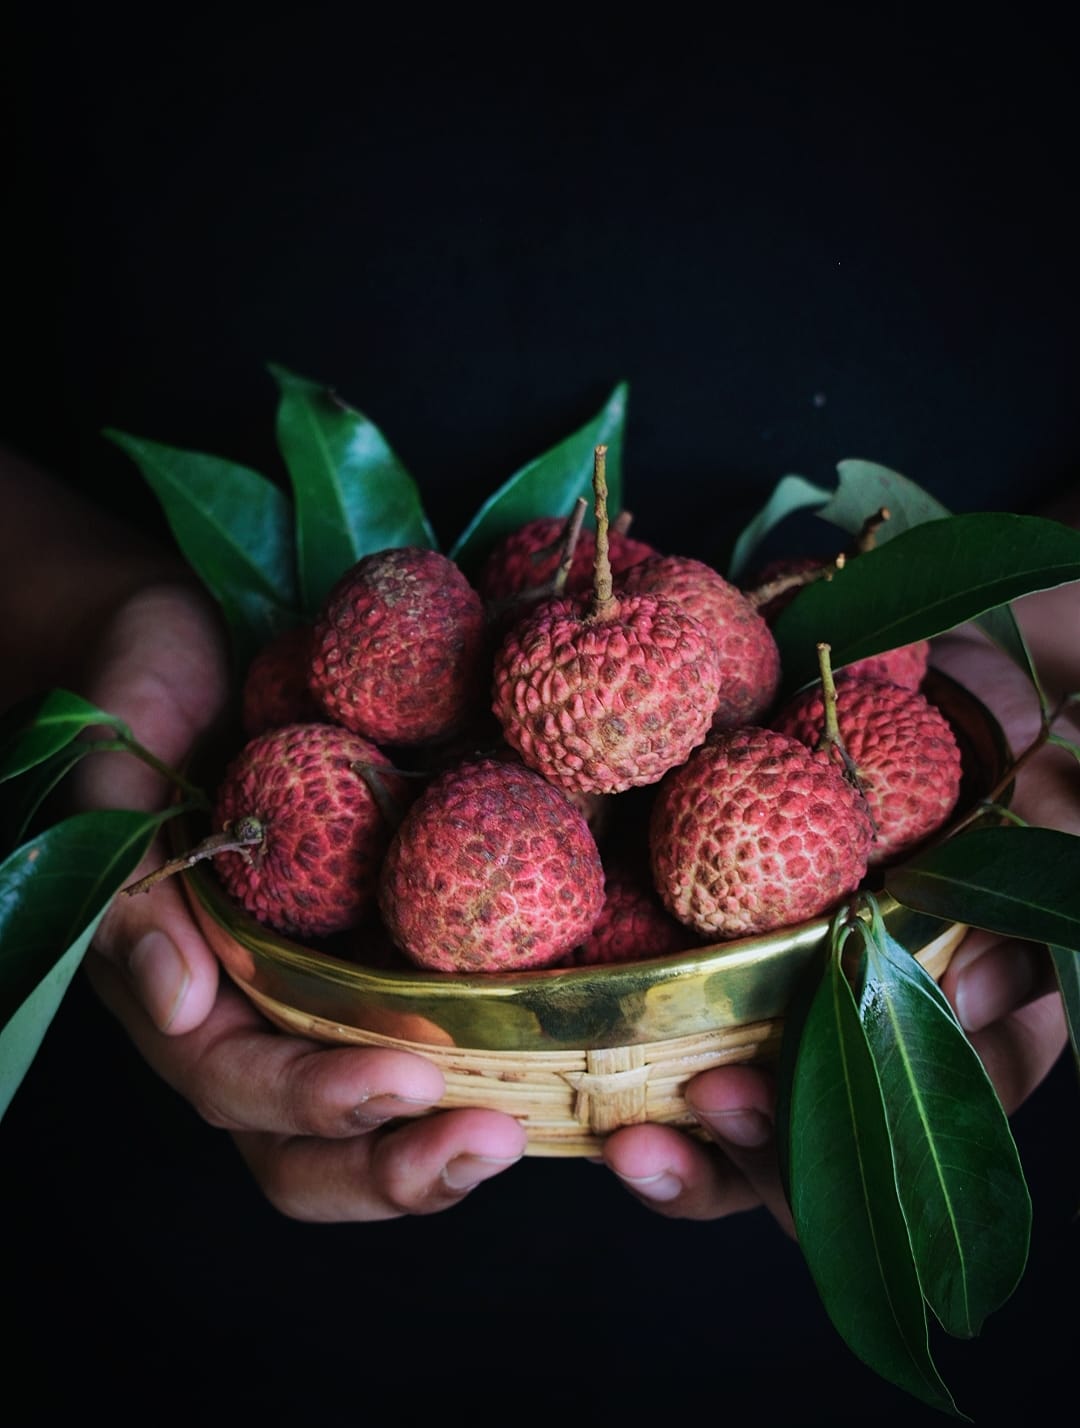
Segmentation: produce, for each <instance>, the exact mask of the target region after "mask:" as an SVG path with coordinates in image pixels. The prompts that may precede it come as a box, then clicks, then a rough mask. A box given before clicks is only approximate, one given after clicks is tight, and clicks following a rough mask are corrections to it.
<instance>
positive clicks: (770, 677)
mask: <svg viewBox="0 0 1080 1428" xmlns="http://www.w3.org/2000/svg"><path fill="white" fill-rule="evenodd" d="M616 589H617V590H618V592H619V593H621V594H627V595H663V596H664V597H665V598H666V599H668V600H674V601H675V602H676V604H678V605H681V606H682V608H683V609H684V610H685V611H686V612H687V613H688V614H690V615H693V616H694V618H695V619H697V620H699V621H700V622H701V624H702V625H703V626H704V628H705V630H706V631H707V633H708V634H709V636H710V637H711V638H712V640H713V643H714V644H715V646H716V654H717V659H718V661H719V665H720V696H719V700H718V703H717V706H716V712H715V713H714V715H713V728H714V729H737V728H739V727H741V726H742V725H745V724H756V723H759V722H760V721H761V720H762V719H763V718H764V717H765V715H766V714H767V713H768V711H769V710H770V709H771V707H772V703H773V700H774V699H775V698H776V691H777V689H778V688H779V685H780V651H779V650H778V649H777V647H776V641H775V640H774V639H773V635H772V631H771V630H770V629H769V627H768V625H767V624H766V623H765V621H764V620H763V619H762V618H761V616H760V615H759V614H758V612H757V611H756V610H755V609H754V607H753V605H752V604H751V603H750V601H749V600H748V599H747V597H746V596H745V595H744V594H743V592H742V591H741V590H740V589H739V588H738V587H737V586H735V585H732V584H731V583H730V581H727V580H725V579H724V577H723V576H722V575H721V574H720V573H719V572H718V571H716V570H714V569H713V568H712V567H711V566H709V565H706V564H705V563H704V562H703V561H700V560H693V559H690V558H689V557H686V556H675V555H663V556H653V557H652V558H651V559H649V560H644V561H640V562H639V563H638V564H636V565H634V566H632V567H631V568H630V569H629V570H627V571H626V572H625V573H624V574H623V575H622V576H620V578H619V579H618V581H617V582H616Z"/></svg>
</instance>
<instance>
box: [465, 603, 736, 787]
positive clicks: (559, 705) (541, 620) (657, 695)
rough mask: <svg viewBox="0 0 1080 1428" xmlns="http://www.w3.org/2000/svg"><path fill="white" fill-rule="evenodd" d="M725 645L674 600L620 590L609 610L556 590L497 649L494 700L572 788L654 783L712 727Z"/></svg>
mask: <svg viewBox="0 0 1080 1428" xmlns="http://www.w3.org/2000/svg"><path fill="white" fill-rule="evenodd" d="M719 694H720V671H719V667H718V663H717V659H716V652H715V648H714V646H713V644H712V641H711V640H710V639H709V637H708V635H707V634H706V632H705V630H704V629H703V628H702V626H701V625H700V624H699V622H698V621H697V620H695V619H694V617H693V616H692V615H688V614H687V613H686V611H685V610H683V609H681V608H680V607H679V606H678V605H676V604H675V602H674V601H672V600H665V599H663V598H661V597H660V596H656V595H630V596H626V597H625V598H620V600H619V605H618V613H617V615H615V616H614V617H613V618H611V619H607V620H603V619H595V618H593V617H591V616H590V614H589V605H588V603H586V602H585V601H568V600H550V601H545V602H544V604H542V605H540V606H539V607H537V609H536V610H535V611H534V612H533V613H532V614H531V615H530V616H529V617H528V618H526V619H525V620H524V621H523V622H522V623H521V624H519V625H515V626H514V627H513V629H511V631H510V632H509V634H508V635H507V637H506V639H505V641H504V642H503V645H502V647H501V649H500V650H499V652H498V654H497V655H496V657H495V670H494V698H493V701H492V708H493V709H494V711H495V715H496V717H497V718H498V720H499V722H500V723H501V724H502V727H503V733H504V735H505V737H506V741H507V743H509V744H510V745H511V746H512V747H513V748H515V749H517V751H518V753H519V754H520V755H521V757H522V759H523V760H524V761H525V763H526V764H528V765H529V767H530V768H534V769H536V770H537V772H538V773H542V774H543V775H544V777H545V778H548V779H550V780H551V781H552V782H553V783H557V784H559V785H560V786H561V787H563V788H568V789H579V790H582V791H584V792H586V793H620V792H622V791H623V790H625V789H628V788H633V787H636V786H640V785H644V784H650V783H656V782H657V781H658V780H659V779H660V778H662V777H663V775H664V774H665V773H666V772H667V770H668V769H669V768H673V767H674V766H675V765H676V764H681V763H682V762H683V760H684V759H685V758H687V756H688V755H689V753H690V751H691V749H693V748H694V747H695V746H696V745H697V744H700V743H701V742H702V741H703V740H704V739H705V737H706V735H707V734H708V732H709V725H710V723H711V721H712V717H713V711H714V710H715V708H716V702H717V699H718V698H719Z"/></svg>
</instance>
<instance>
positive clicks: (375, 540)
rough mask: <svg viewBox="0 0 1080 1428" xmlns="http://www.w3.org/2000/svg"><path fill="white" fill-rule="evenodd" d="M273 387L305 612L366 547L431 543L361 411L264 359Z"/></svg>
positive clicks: (401, 471) (420, 512)
mask: <svg viewBox="0 0 1080 1428" xmlns="http://www.w3.org/2000/svg"><path fill="white" fill-rule="evenodd" d="M270 371H271V372H272V374H273V376H274V378H275V380H276V381H277V384H278V386H279V388H280V390H281V399H280V402H279V404H278V414H277V438H278V446H279V448H280V450H281V454H282V456H283V458H284V460H285V465H286V467H287V468H288V471H289V477H290V479H291V481H292V488H293V496H294V499H295V502H296V554H297V564H298V566H299V575H300V595H301V601H302V605H303V609H304V612H305V614H306V615H308V616H311V615H314V614H315V613H316V611H317V610H318V608H319V606H320V605H321V604H322V602H323V599H324V598H325V596H326V594H327V593H328V591H329V590H330V588H331V586H332V585H333V584H334V583H335V582H336V581H337V580H338V578H339V577H340V576H341V575H342V574H343V573H344V572H345V571H346V570H348V569H349V568H350V567H351V566H353V565H355V564H356V562H357V561H358V560H359V559H360V558H361V557H362V556H365V555H370V554H371V553H372V552H373V551H377V550H388V549H390V548H391V547H396V546H405V545H412V546H422V547H423V548H425V549H432V548H433V547H434V546H435V543H436V542H435V537H434V535H433V534H432V530H431V527H430V525H429V524H428V520H427V517H426V515H425V514H424V509H423V506H422V504H421V501H420V493H419V490H418V489H417V486H416V482H415V481H414V480H413V478H412V477H411V476H410V475H409V473H408V472H407V471H406V470H405V467H404V466H403V465H402V464H401V462H400V461H399V460H398V458H397V456H395V454H394V452H393V451H392V450H391V449H390V446H389V445H388V443H387V441H386V439H385V438H384V437H383V435H382V433H381V432H380V431H379V429H378V427H376V426H375V424H374V422H372V421H369V420H368V418H367V417H366V416H363V415H362V414H361V413H360V412H358V411H355V410H354V409H353V408H352V407H350V406H347V405H346V404H345V403H344V402H343V401H341V400H340V398H338V397H337V396H336V394H335V393H334V392H333V391H331V390H330V389H329V388H327V387H324V386H322V385H320V384H319V383H318V382H311V381H308V379H307V378H305V377H299V376H297V375H296V374H295V373H293V372H289V371H286V369H285V368H284V367H278V366H275V365H273V364H271V366H270Z"/></svg>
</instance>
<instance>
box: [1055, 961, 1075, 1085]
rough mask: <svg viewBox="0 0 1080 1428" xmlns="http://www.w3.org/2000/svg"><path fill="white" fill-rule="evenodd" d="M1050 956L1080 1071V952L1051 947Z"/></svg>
mask: <svg viewBox="0 0 1080 1428" xmlns="http://www.w3.org/2000/svg"><path fill="white" fill-rule="evenodd" d="M1050 956H1051V958H1052V960H1053V963H1054V972H1055V974H1056V976H1057V980H1058V988H1059V989H1060V991H1061V1001H1062V1005H1063V1006H1064V1008H1065V1022H1066V1025H1067V1026H1068V1028H1069V1044H1070V1046H1071V1047H1072V1054H1073V1060H1074V1061H1075V1062H1076V1069H1077V1072H1078V1073H1080V952H1074V951H1072V950H1071V949H1070V948H1068V947H1051V948H1050Z"/></svg>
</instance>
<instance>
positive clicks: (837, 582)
mask: <svg viewBox="0 0 1080 1428" xmlns="http://www.w3.org/2000/svg"><path fill="white" fill-rule="evenodd" d="M1078 579H1080V531H1076V530H1071V529H1070V528H1069V527H1067V526H1063V525H1061V524H1059V523H1058V522H1057V521H1051V520H1047V519H1045V518H1043V517H1041V516H1018V515H1013V514H1011V513H1007V512H1006V513H1001V512H977V513H975V514H973V515H963V516H946V517H943V518H942V519H940V520H934V521H927V522H926V523H925V524H923V525H918V526H914V527H912V528H911V529H910V530H907V531H904V532H903V533H902V534H900V535H898V536H895V537H894V538H893V539H892V540H890V541H889V542H888V543H887V544H884V545H882V546H880V547H878V548H877V549H875V550H871V551H868V552H867V553H866V554H864V555H860V556H859V557H858V558H857V559H854V560H850V561H848V563H847V564H846V565H845V566H844V568H843V569H842V570H839V571H837V572H836V574H835V575H834V576H833V578H832V579H831V580H817V581H814V582H813V583H812V584H810V585H808V586H806V587H805V588H804V589H802V590H801V591H800V592H799V596H798V598H797V599H795V600H793V601H792V602H791V604H790V605H789V606H788V607H787V608H786V609H785V610H784V611H783V613H782V614H781V615H780V617H779V619H778V620H777V622H776V626H775V628H774V631H773V633H774V635H775V637H776V641H777V644H778V645H779V647H780V658H781V665H782V668H783V671H784V691H783V692H782V697H784V696H785V695H788V694H791V693H792V692H793V691H794V690H796V689H799V688H801V687H802V686H803V685H805V684H810V683H812V682H813V681H814V680H815V679H816V678H817V676H818V659H817V644H818V642H819V641H825V642H826V643H828V644H829V645H830V646H831V650H832V664H833V668H834V669H839V668H840V667H841V666H843V665H846V664H850V663H851V662H852V661H853V660H857V659H862V658H863V657H864V656H866V655H871V654H879V653H880V652H881V651H882V650H888V649H893V648H895V647H896V646H897V645H905V644H909V643H911V642H913V641H915V640H921V639H928V638H930V637H931V636H932V635H937V634H940V633H941V632H942V631H943V630H949V629H952V628H953V627H954V626H955V625H958V624H961V623H963V622H964V621H965V620H969V619H973V618H974V617H975V616H977V615H981V614H982V613H983V612H984V611H986V610H991V609H993V608H995V607H996V606H998V605H1003V604H1005V603H1007V602H1008V601H1009V600H1012V599H1014V598H1016V597H1017V596H1020V595H1026V594H1028V593H1029V592H1031V591H1034V590H1044V589H1047V588H1049V587H1050V586H1054V585H1062V584H1065V583H1066V582H1068V581H1072V580H1078Z"/></svg>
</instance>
